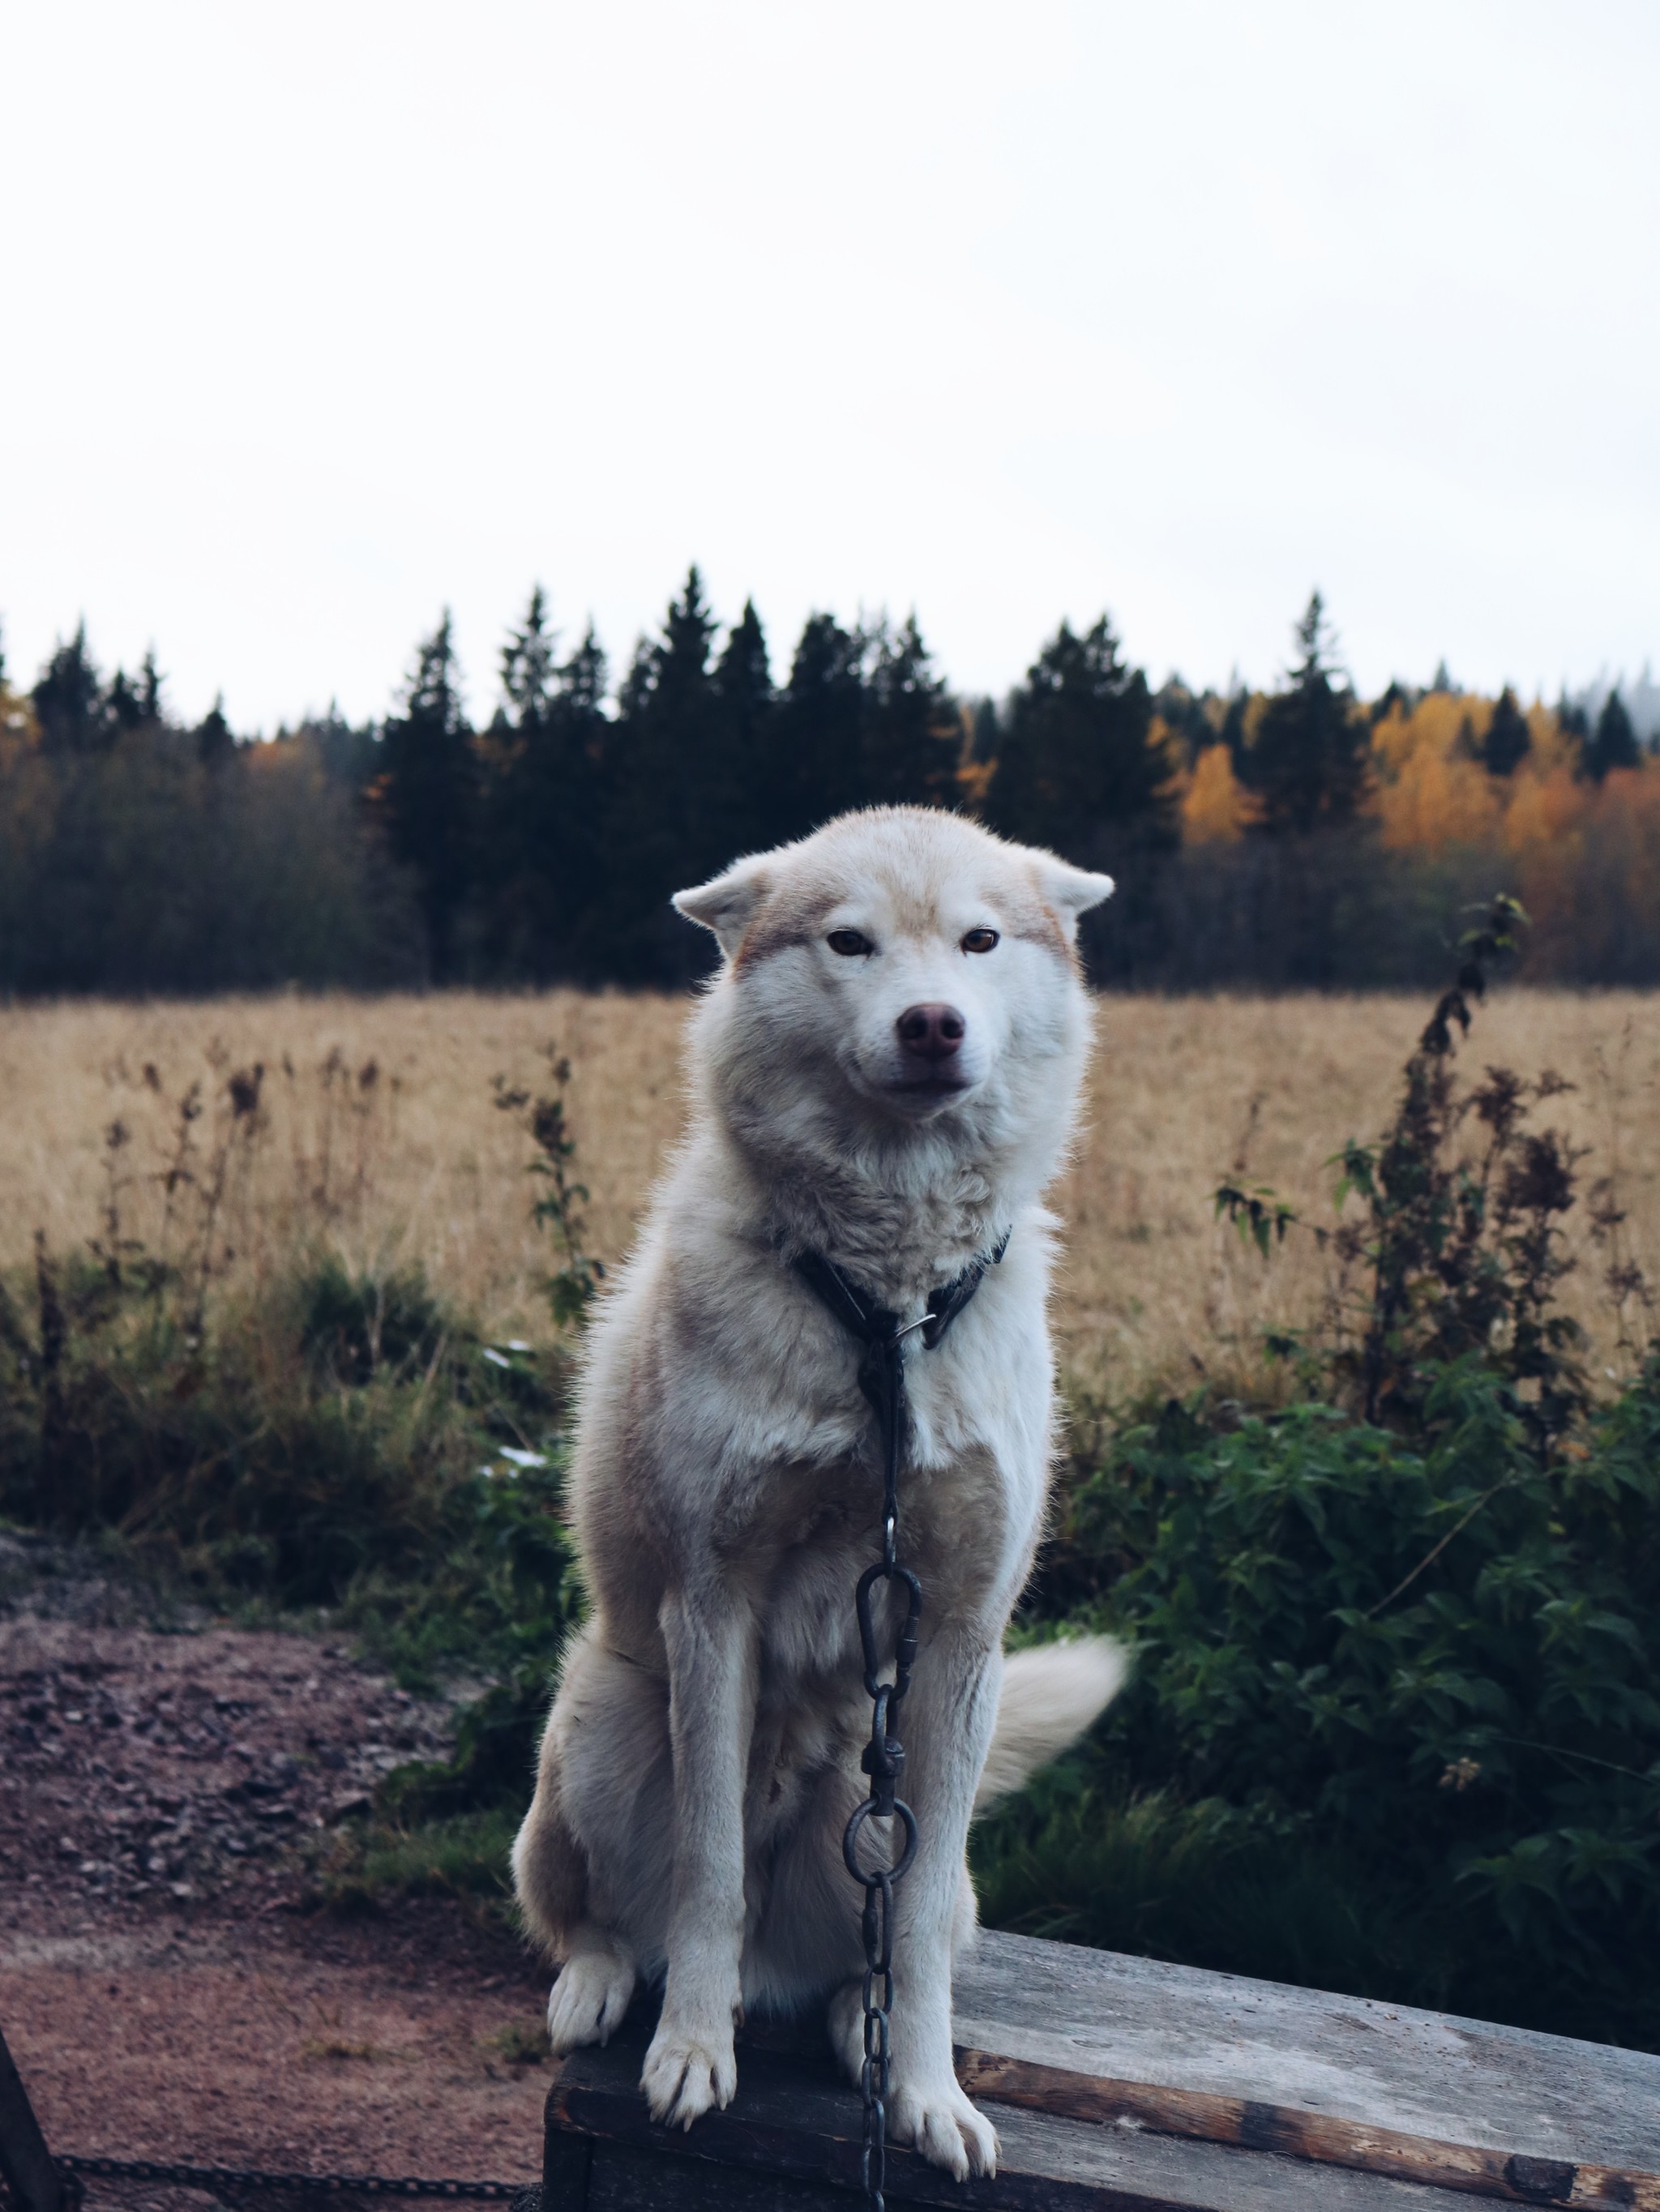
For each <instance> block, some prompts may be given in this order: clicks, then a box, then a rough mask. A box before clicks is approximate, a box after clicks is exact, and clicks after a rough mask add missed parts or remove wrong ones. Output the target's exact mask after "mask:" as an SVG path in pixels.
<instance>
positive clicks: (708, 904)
mask: <svg viewBox="0 0 1660 2212" xmlns="http://www.w3.org/2000/svg"><path fill="white" fill-rule="evenodd" d="M768 888H769V886H768V879H767V870H766V866H765V864H764V862H763V861H762V860H739V861H738V862H737V863H736V865H735V866H733V867H730V868H728V869H727V872H726V873H725V875H723V876H716V877H714V878H713V879H712V880H711V881H710V882H708V883H707V884H699V885H698V886H697V888H696V890H690V891H676V893H675V894H674V905H675V907H676V908H677V909H678V911H679V912H680V913H681V914H684V915H685V917H686V920H687V921H696V922H698V923H701V925H702V927H703V928H705V929H708V930H713V931H714V935H715V937H716V938H717V939H718V940H719V942H720V945H721V951H722V952H723V953H724V954H725V955H726V957H727V959H728V960H730V959H732V958H733V956H734V954H735V953H736V952H737V951H738V948H739V945H741V944H742V943H743V941H744V932H745V930H746V929H747V928H748V927H749V926H750V924H751V921H753V920H754V919H755V916H756V915H757V912H758V911H759V908H760V905H761V902H762V900H763V899H764V898H765V896H766V895H767V890H768Z"/></svg>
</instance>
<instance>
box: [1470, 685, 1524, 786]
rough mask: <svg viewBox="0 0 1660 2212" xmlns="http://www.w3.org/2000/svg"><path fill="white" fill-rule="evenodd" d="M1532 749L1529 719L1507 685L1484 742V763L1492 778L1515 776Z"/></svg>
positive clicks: (1498, 701)
mask: <svg viewBox="0 0 1660 2212" xmlns="http://www.w3.org/2000/svg"><path fill="white" fill-rule="evenodd" d="M1531 750H1533V732H1532V731H1531V730H1530V729H1529V727H1528V718H1527V716H1526V715H1525V714H1523V712H1522V709H1521V708H1519V707H1518V706H1517V703H1516V694H1515V692H1513V691H1512V690H1511V688H1510V686H1509V684H1506V685H1505V688H1504V690H1502V691H1501V692H1500V693H1499V697H1498V699H1497V701H1496V702H1495V703H1494V706H1493V720H1491V721H1490V722H1489V723H1488V724H1487V735H1486V736H1485V737H1484V738H1482V740H1481V758H1482V761H1483V762H1484V763H1485V764H1486V766H1487V772H1488V774H1489V775H1514V774H1515V773H1516V770H1517V768H1519V767H1520V765H1521V763H1523V761H1524V760H1525V759H1526V758H1527V757H1528V755H1529V752H1530V751H1531Z"/></svg>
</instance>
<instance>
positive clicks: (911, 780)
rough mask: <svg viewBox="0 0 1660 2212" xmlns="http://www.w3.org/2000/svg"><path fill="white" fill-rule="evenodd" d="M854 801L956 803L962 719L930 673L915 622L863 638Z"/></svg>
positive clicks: (929, 657)
mask: <svg viewBox="0 0 1660 2212" xmlns="http://www.w3.org/2000/svg"><path fill="white" fill-rule="evenodd" d="M866 650H867V652H868V654H869V659H868V663H867V665H868V669H869V676H868V681H867V702H866V714H865V734H864V745H863V748H862V750H863V753H864V776H863V791H862V793H861V794H860V795H861V797H862V799H863V800H864V802H865V803H866V805H885V806H949V805H952V804H953V802H954V801H955V799H956V798H957V796H958V783H957V771H958V765H959V763H960V762H961V759H962V754H963V718H962V715H961V714H959V713H958V708H957V707H956V705H955V703H954V702H953V701H952V698H951V696H950V694H949V693H948V691H947V690H946V685H945V683H944V681H943V679H942V678H940V677H939V676H937V675H936V674H935V673H934V669H933V655H932V654H931V653H929V651H928V649H927V646H926V645H924V644H923V642H922V633H921V630H920V629H918V627H917V623H916V617H915V614H911V615H909V616H907V617H906V618H905V621H904V623H903V624H902V625H901V627H900V628H899V629H897V630H891V629H889V627H888V625H887V623H885V622H883V623H879V624H878V625H877V627H876V628H875V629H873V630H872V631H871V632H870V634H869V640H868V645H867V648H866Z"/></svg>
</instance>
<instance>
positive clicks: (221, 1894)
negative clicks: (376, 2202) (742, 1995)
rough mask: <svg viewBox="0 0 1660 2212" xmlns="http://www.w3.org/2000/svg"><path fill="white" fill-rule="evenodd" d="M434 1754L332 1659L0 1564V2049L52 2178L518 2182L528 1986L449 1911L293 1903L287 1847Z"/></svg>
mask: <svg viewBox="0 0 1660 2212" xmlns="http://www.w3.org/2000/svg"><path fill="white" fill-rule="evenodd" d="M66 1568H67V1571H66ZM446 1741H447V1709H446V1708H445V1707H444V1706H443V1705H437V1704H431V1705H426V1704H422V1703H420V1702H418V1701H417V1700H414V1699H410V1697H409V1696H408V1695H407V1693H405V1692H402V1691H399V1690H398V1689H397V1688H396V1687H395V1686H393V1685H392V1683H390V1682H388V1681H386V1680H383V1679H380V1678H378V1677H376V1676H375V1675H374V1674H371V1673H369V1672H368V1671H367V1670H366V1669H364V1668H362V1666H360V1665H358V1664H357V1663H356V1662H355V1661H354V1659H353V1657H352V1656H351V1654H350V1650H349V1649H348V1648H347V1647H346V1646H345V1645H344V1644H340V1643H337V1642H331V1641H329V1640H328V1639H327V1638H322V1637H307V1636H302V1635H298V1634H284V1633H279V1632H271V1631H259V1632H253V1631H247V1630H241V1629H236V1628H232V1627H228V1626H222V1625H219V1624H216V1623H214V1622H211V1621H204V1620H195V1619H192V1618H191V1617H190V1616H189V1615H188V1614H185V1615H183V1616H179V1617H176V1618H174V1619H173V1620H171V1621H167V1622H166V1623H165V1625H163V1626H157V1625H156V1618H155V1605H154V1603H153V1601H145V1600H143V1597H142V1595H134V1594H133V1593H131V1591H124V1590H123V1589H120V1588H119V1587H118V1586H115V1585H113V1584H112V1583H109V1582H107V1581H106V1580H105V1579H103V1578H102V1577H100V1576H99V1575H98V1574H97V1573H95V1572H92V1571H88V1569H87V1567H86V1565H85V1563H84V1562H82V1563H76V1562H74V1561H69V1562H65V1560H64V1558H63V1556H62V1555H61V1554H59V1555H54V1554H52V1553H51V1552H50V1551H49V1550H48V1548H47V1547H43V1546H36V1545H33V1544H31V1543H29V1542H27V1541H23V1542H19V1541H16V1540H15V1539H8V1538H4V1537H0V2028H3V2031H4V2033H5V2038H6V2040H7V2043H8V2044H9V2046H10V2049H11V2051H12V2055H13V2057H14V2058H15V2060H16V2063H17V2065H18V2067H19V2069H20V2071H21V2074H22V2075H23V2079H24V2081H25V2082H26V2084H27V2087H28V2091H29V2093H30V2095H31V2097H32V2099H33V2102H34V2106H35V2109H36V2111H37V2112H38V2113H39V2114H40V2120H41V2124H42V2125H43V2126H44V2128H45V2130H46V2137H47V2141H48V2142H49V2143H50V2144H51V2145H52V2148H53V2149H54V2150H55V2151H60V2152H78V2153H82V2154H104V2155H108V2156H115V2157H124V2158H153V2159H158V2160H163V2159H165V2160H179V2159H187V2160H192V2161H195V2162H200V2163H226V2164H232V2165H252V2166H264V2167H267V2168H276V2169H281V2170H285V2171H301V2172H329V2171H338V2172H357V2173H382V2174H397V2175H402V2174H422V2175H427V2176H431V2177H446V2178H453V2179H469V2180H478V2179H483V2180H499V2181H507V2182H522V2181H527V2180H531V2179H534V2178H535V2176H536V2173H537V2172H538V2167H539V2164H540V2109H541V2102H542V2099H543V2097H544V2094H545V2093H546V2088H547V2081H548V2068H547V2065H546V2063H544V2060H543V2059H542V2057H541V2056H540V2050H539V2048H538V2045H539V2036H538V2031H539V2025H540V2015H541V2008H542V2005H543V2002H544V1998H545V1990H546V1980H545V1975H544V1972H543V1971H542V1970H541V1969H540V1968H539V1967H538V1966H537V1965H536V1964H535V1962H534V1961H533V1960H532V1959H530V1958H529V1957H528V1956H527V1955H526V1954H525V1953H524V1952H523V1951H522V1950H521V1949H520V1947H519V1945H518V1944H517V1943H516V1942H514V1940H513V1939H512V1938H511V1937H510V1936H508V1935H506V1934H505V1933H504V1932H502V1930H501V1929H499V1928H496V1927H493V1926H491V1925H490V1924H489V1923H488V1921H487V1920H485V1919H483V1918H482V1917H477V1916H470V1915H469V1914H468V1913H467V1912H466V1911H464V1910H463V1908H462V1907H461V1906H460V1905H458V1904H456V1903H455V1902H454V1901H453V1900H451V1899H415V1900H410V1901H409V1902H406V1903H403V1904H400V1905H395V1906H392V1907H391V1908H389V1909H388V1910H386V1911H383V1912H380V1913H379V1914H376V1915H374V1916H372V1917H366V1918H359V1919H354V1920H349V1921H348V1920H343V1919H341V1918H339V1917H336V1916H333V1915H331V1914H329V1913H327V1912H325V1911H318V1910H315V1909H308V1908H307V1905H306V1904H305V1898H306V1895H307V1881H306V1866H305V1844H306V1840H307V1838H313V1839H315V1838H319V1837H320V1838H326V1832H327V1830H328V1829H329V1827H330V1826H331V1824H332V1823H335V1822H337V1821H339V1820H343V1819H344V1818H348V1817H350V1813H351V1812H352V1811H353V1810H354V1809H357V1808H362V1806H363V1804H364V1803H365V1802H366V1796H367V1792H368V1789H369V1788H370V1787H371V1786H372V1785H373V1783H374V1780H375V1778H376V1777H377V1776H378V1775H379V1774H380V1773H381V1772H383V1771H385V1770H386V1768H387V1767H389V1766H392V1765H397V1764H398V1763H400V1762H401V1761H402V1760H404V1759H409V1758H411V1757H421V1756H431V1755H433V1754H434V1753H437V1752H439V1751H441V1749H442V1747H443V1746H444V1744H445V1742H446ZM90 2195H91V2198H92V2202H93V2203H94V2205H96V2204H97V2203H98V2202H99V2201H100V2197H105V2198H107V2199H108V2200H109V2201H110V2202H112V2203H113V2202H115V2201H116V2199H117V2195H118V2192H116V2191H112V2190H110V2189H108V2188H105V2187H100V2185H99V2184H97V2183H94V2184H93V2185H92V2188H91V2191H90ZM119 2201H120V2202H121V2203H124V2204H125V2205H126V2206H128V2207H133V2206H135V2205H138V2206H148V2205H155V2206H157V2207H161V2206H163V2205H168V2204H173V2203H178V2204H179V2205H182V2204H184V2203H188V2202H191V2201H192V2200H191V2199H190V2198H188V2197H185V2196H184V2195H183V2194H182V2193H175V2192H161V2191H155V2190H154V2189H151V2190H148V2191H145V2190H140V2191H137V2193H135V2191H133V2190H132V2189H131V2188H124V2189H122V2190H121V2191H119ZM193 2201H194V2203H195V2204H196V2205H197V2206H198V2208H199V2207H200V2206H201V2205H202V2204H203V2203H204V2201H205V2200H204V2199H203V2198H201V2197H196V2198H194V2200H193Z"/></svg>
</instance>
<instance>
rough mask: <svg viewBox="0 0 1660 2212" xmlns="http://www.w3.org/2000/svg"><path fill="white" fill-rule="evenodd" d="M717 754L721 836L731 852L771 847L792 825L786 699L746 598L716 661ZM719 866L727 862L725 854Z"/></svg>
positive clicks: (712, 812)
mask: <svg viewBox="0 0 1660 2212" xmlns="http://www.w3.org/2000/svg"><path fill="white" fill-rule="evenodd" d="M714 702H715V709H716V711H715V714H714V750H713V757H712V758H711V759H710V761H709V763H708V798H707V800H706V811H707V815H708V821H709V826H710V829H711V833H712V836H713V838H714V842H715V843H716V844H717V845H719V846H720V847H721V848H722V850H723V851H724V852H725V854H726V855H727V857H728V858H731V857H733V856H734V855H735V854H739V853H756V852H763V851H764V850H765V849H766V848H767V847H768V846H769V845H775V844H776V843H778V842H779V841H780V837H781V836H783V835H787V831H785V830H784V829H781V824H782V823H783V822H784V820H785V808H784V804H783V793H782V792H781V789H780V768H781V761H780V756H779V750H778V744H777V738H778V702H777V695H776V693H775V690H774V689H773V682H772V667H771V664H770V661H769V658H768V654H767V639H766V633H765V631H764V630H763V629H762V627H761V617H759V615H757V613H756V611H755V602H754V600H753V599H745V602H744V611H743V613H742V615H740V616H739V619H738V620H737V622H735V623H733V626H732V628H731V629H730V630H728V631H727V641H726V644H725V645H724V646H723V647H722V648H721V657H720V659H719V660H718V661H716V663H715V666H714ZM715 865H716V866H719V865H720V863H719V862H718V861H717V862H716V863H715Z"/></svg>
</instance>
